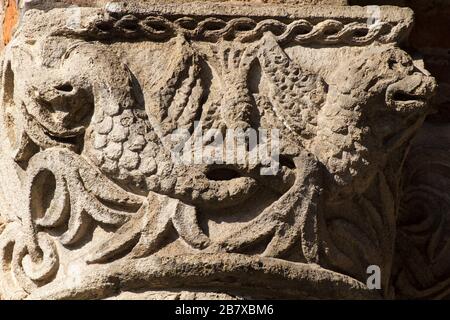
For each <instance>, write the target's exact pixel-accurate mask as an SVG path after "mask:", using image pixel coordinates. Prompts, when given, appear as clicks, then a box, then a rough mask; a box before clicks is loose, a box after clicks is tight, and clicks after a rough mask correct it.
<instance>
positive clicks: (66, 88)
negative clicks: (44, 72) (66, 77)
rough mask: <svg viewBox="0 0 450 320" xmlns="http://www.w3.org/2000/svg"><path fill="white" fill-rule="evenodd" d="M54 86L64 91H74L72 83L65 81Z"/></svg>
mask: <svg viewBox="0 0 450 320" xmlns="http://www.w3.org/2000/svg"><path fill="white" fill-rule="evenodd" d="M54 88H55V89H56V90H58V91H62V92H72V91H73V86H72V85H71V84H70V83H64V84H61V85H57V86H55V87H54Z"/></svg>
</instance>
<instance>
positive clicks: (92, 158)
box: [0, 3, 436, 299]
mask: <svg viewBox="0 0 450 320" xmlns="http://www.w3.org/2000/svg"><path fill="white" fill-rule="evenodd" d="M197 6H198V7H199V8H198V10H197V8H196V6H193V5H190V4H184V5H177V6H174V5H152V6H150V5H149V6H143V7H138V6H128V7H125V6H124V5H123V4H121V3H112V4H109V5H108V6H106V7H105V8H104V9H94V8H83V9H80V22H81V23H80V25H78V26H77V27H76V28H74V27H73V26H71V27H68V26H67V21H68V19H69V18H70V17H68V16H67V15H68V14H69V13H68V10H67V9H54V10H51V11H48V12H45V11H40V10H30V11H28V12H27V13H26V16H25V19H24V22H23V24H22V26H21V29H20V31H19V32H18V33H17V34H16V36H15V39H14V40H13V42H11V43H10V45H8V47H7V49H6V52H5V57H4V62H3V76H2V82H3V84H2V88H3V94H2V108H1V119H2V120H1V123H2V125H1V132H2V133H1V134H2V137H4V138H5V139H4V140H5V142H4V146H2V163H3V164H4V165H2V168H1V169H0V171H1V172H0V173H1V177H9V178H8V184H7V185H6V187H5V188H3V189H0V191H1V192H0V200H1V202H2V204H0V209H1V210H2V211H1V212H0V215H1V217H2V219H3V220H4V222H3V223H2V222H0V265H1V269H0V293H1V295H2V296H3V297H5V298H32V299H33V298H50V299H64V298H77V299H82V298H97V299H100V298H111V297H121V296H127V294H128V295H133V294H135V292H137V291H140V292H144V291H146V292H147V296H151V295H152V293H151V292H153V291H154V292H155V294H156V295H157V296H158V292H162V293H161V294H160V296H164V295H170V292H171V290H175V289H178V288H182V289H183V290H187V291H189V290H202V291H206V292H209V293H210V295H209V296H210V297H212V296H214V294H217V295H219V296H220V295H222V296H228V295H230V296H233V297H256V298H267V297H277V298H278V297H280V298H392V297H394V296H395V292H394V288H393V286H394V284H393V280H392V273H393V264H394V245H395V242H396V234H397V227H396V226H397V220H398V216H399V213H398V212H399V205H400V194H401V193H400V177H401V172H402V168H403V163H404V157H405V154H406V152H407V149H408V145H409V142H410V140H411V139H412V138H413V136H414V134H415V133H416V131H417V130H418V129H419V128H420V127H421V125H422V123H423V121H424V119H425V117H426V116H427V114H428V113H429V111H430V106H429V101H430V99H431V98H432V96H433V94H434V92H435V86H436V85H435V81H434V79H433V78H432V77H431V76H429V75H428V74H427V73H426V72H424V71H421V68H420V67H419V66H417V64H415V61H413V59H412V58H411V57H410V56H409V55H408V54H406V53H405V52H404V51H402V50H401V49H400V48H399V46H398V44H399V43H400V42H401V41H402V39H403V38H404V37H405V36H406V35H407V33H408V31H409V29H410V26H411V23H412V14H411V12H410V11H409V10H408V9H400V8H390V9H389V10H388V9H383V10H385V11H383V17H384V18H385V19H384V20H383V21H382V22H380V23H378V24H376V25H368V24H367V22H366V21H367V17H365V11H364V8H356V7H352V8H341V9H336V10H337V13H336V14H335V15H331V14H330V13H329V12H331V11H327V10H324V11H322V12H321V11H320V10H319V9H314V10H313V9H312V8H309V7H306V9H304V10H300V9H295V8H290V7H289V8H286V7H282V6H275V5H272V6H268V7H267V8H268V10H269V12H270V17H268V16H267V14H266V13H265V12H266V11H263V9H258V8H256V7H252V6H251V5H246V6H242V10H241V13H240V14H236V10H233V7H232V5H227V4H214V5H210V4H197ZM267 8H266V9H267ZM308 8H309V9H308ZM163 9H164V10H163ZM286 10H287V11H289V18H281V16H282V15H283V13H285V11H286ZM208 12H209V14H208ZM50 22H51V23H50ZM180 129H182V130H185V132H188V133H190V134H191V136H190V138H189V139H188V140H186V141H184V144H186V145H187V144H195V143H194V142H193V139H194V138H195V134H196V132H199V131H200V132H205V131H208V130H211V129H214V130H215V132H219V133H222V134H223V135H224V136H227V132H229V130H242V131H245V130H248V129H254V130H268V131H270V130H274V129H276V130H278V131H279V136H280V157H279V170H277V172H276V174H275V175H262V174H261V169H262V168H264V167H265V166H266V165H267V164H266V163H263V162H261V161H260V162H252V163H245V164H243V163H238V164H228V163H224V164H220V163H219V164H218V163H201V164H187V163H176V162H174V159H173V152H172V151H173V148H174V146H175V144H176V141H174V140H173V137H174V135H175V134H176V133H177V132H178V131H179V130H180ZM274 139H275V138H274V137H273V136H272V137H270V138H269V139H268V141H262V140H261V141H258V145H259V146H261V145H263V144H264V145H271V146H273V145H274V143H275V140H274ZM203 144H204V147H207V146H208V145H209V144H210V141H203ZM3 150H5V151H3ZM249 151H250V150H249ZM370 265H378V266H380V268H381V270H382V290H375V291H374V290H369V288H367V286H366V279H367V272H366V270H367V267H368V266H370ZM163 291H164V292H165V293H164V292H163ZM167 292H169V293H167Z"/></svg>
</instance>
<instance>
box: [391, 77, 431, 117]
mask: <svg viewBox="0 0 450 320" xmlns="http://www.w3.org/2000/svg"><path fill="white" fill-rule="evenodd" d="M435 91H436V80H435V79H434V78H433V77H430V76H426V75H424V74H421V73H414V74H412V75H410V76H407V77H406V78H403V79H402V80H400V81H398V82H396V83H394V84H392V85H390V86H389V87H388V89H387V91H386V103H387V105H388V106H389V107H392V108H394V109H395V110H396V111H398V112H401V113H406V114H409V113H415V112H420V113H422V112H425V111H426V110H425V108H428V105H429V104H428V102H429V100H430V99H431V98H432V97H433V95H434V93H435Z"/></svg>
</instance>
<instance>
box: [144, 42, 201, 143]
mask: <svg viewBox="0 0 450 320" xmlns="http://www.w3.org/2000/svg"><path fill="white" fill-rule="evenodd" d="M169 61H172V63H171V64H170V65H169V68H168V70H167V71H166V72H165V73H164V75H163V76H162V78H161V80H160V81H159V83H158V84H157V85H156V86H155V88H154V90H153V92H154V93H153V101H150V102H149V104H148V106H147V108H148V110H147V113H148V114H149V115H150V116H156V118H157V119H155V120H156V122H157V123H158V124H159V125H160V128H159V130H158V128H155V129H156V130H157V132H158V131H160V134H161V135H162V137H165V136H166V135H168V134H170V133H172V132H173V131H174V130H175V129H177V128H178V129H188V130H190V129H192V126H193V122H194V121H195V119H196V117H197V116H198V113H199V109H200V107H201V99H202V96H203V88H202V80H201V76H200V71H201V70H200V68H201V67H200V57H199V56H198V54H197V53H196V52H195V51H194V49H193V48H192V47H191V46H190V44H189V43H188V42H187V41H186V40H185V39H184V38H180V39H178V40H177V43H176V45H175V48H174V53H173V55H172V57H171V58H169ZM152 125H153V126H155V124H152ZM162 137H161V138H162Z"/></svg>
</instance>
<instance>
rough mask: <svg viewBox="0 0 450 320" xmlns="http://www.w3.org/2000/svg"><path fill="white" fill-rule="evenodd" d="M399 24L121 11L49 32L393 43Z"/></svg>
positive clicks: (404, 29) (402, 27)
mask: <svg viewBox="0 0 450 320" xmlns="http://www.w3.org/2000/svg"><path fill="white" fill-rule="evenodd" d="M409 27H410V26H409V25H408V24H403V23H400V22H399V23H388V22H379V23H376V24H373V25H368V24H367V23H362V22H350V23H347V24H345V23H343V22H340V21H338V20H334V19H327V20H324V21H322V22H319V23H317V24H313V23H311V22H309V21H307V20H305V19H300V20H295V21H293V22H290V23H284V22H282V21H279V20H276V19H264V20H261V21H256V20H255V19H252V18H248V17H238V18H233V19H230V20H228V21H226V20H223V19H220V18H215V17H207V18H204V19H198V17H197V18H193V17H182V18H178V19H176V20H174V21H171V20H169V19H168V18H166V17H164V16H161V15H151V16H147V17H145V18H142V19H139V18H137V17H136V16H135V15H132V14H127V15H123V16H121V17H119V18H115V17H112V16H111V15H108V14H106V15H104V16H103V17H102V18H100V19H97V20H95V21H93V22H92V23H90V24H89V25H88V26H87V27H86V28H84V29H77V30H72V29H63V30H60V31H57V32H55V33H54V34H53V35H65V36H72V37H81V38H85V39H89V40H107V39H111V38H116V39H120V38H125V39H143V40H148V41H166V40H169V39H170V38H172V37H174V36H177V35H184V36H185V37H186V38H187V39H191V40H198V41H210V42H216V41H218V40H220V39H224V40H233V39H234V40H238V41H240V42H252V41H256V40H259V39H260V38H261V37H262V36H263V34H264V33H265V32H272V33H273V34H274V35H275V37H276V39H277V41H278V42H279V43H281V44H287V43H292V44H324V45H352V46H364V45H368V44H370V43H373V42H379V43H383V44H385V43H394V42H399V41H400V40H401V39H402V38H403V37H404V36H405V35H407V34H408V32H409Z"/></svg>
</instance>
